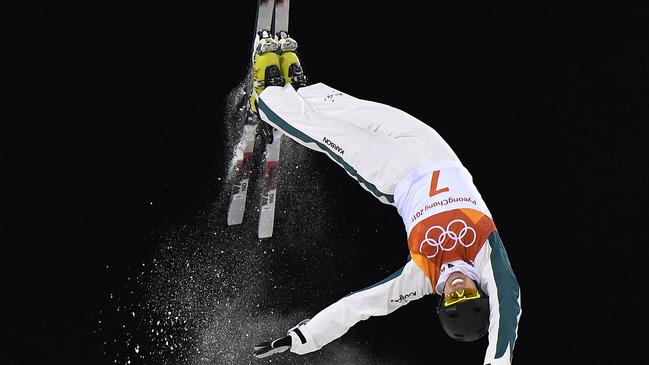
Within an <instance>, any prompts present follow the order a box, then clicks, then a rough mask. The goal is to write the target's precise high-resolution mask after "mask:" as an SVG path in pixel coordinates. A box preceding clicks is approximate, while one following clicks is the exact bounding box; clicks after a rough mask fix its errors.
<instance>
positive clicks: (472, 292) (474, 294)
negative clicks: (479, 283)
mask: <svg viewBox="0 0 649 365" xmlns="http://www.w3.org/2000/svg"><path fill="white" fill-rule="evenodd" d="M478 298H480V291H479V290H478V289H464V290H459V291H454V292H452V293H450V294H448V295H447V296H446V297H445V298H444V307H448V306H449V305H453V304H455V303H460V302H464V301H466V300H471V299H478Z"/></svg>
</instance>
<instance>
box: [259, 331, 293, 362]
mask: <svg viewBox="0 0 649 365" xmlns="http://www.w3.org/2000/svg"><path fill="white" fill-rule="evenodd" d="M290 348H291V336H285V337H282V338H278V339H276V340H275V341H270V342H262V343H258V344H256V345H255V357H256V358H258V359H261V358H264V357H266V356H270V355H273V354H278V353H280V352H284V351H286V350H288V349H290Z"/></svg>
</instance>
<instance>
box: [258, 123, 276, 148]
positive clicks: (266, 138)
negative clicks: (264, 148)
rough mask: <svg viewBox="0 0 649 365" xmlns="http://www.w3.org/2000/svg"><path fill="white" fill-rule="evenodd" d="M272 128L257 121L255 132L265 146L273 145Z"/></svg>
mask: <svg viewBox="0 0 649 365" xmlns="http://www.w3.org/2000/svg"><path fill="white" fill-rule="evenodd" d="M273 130H274V128H273V126H272V125H270V124H268V123H266V122H264V121H259V125H258V126H257V132H258V133H259V137H261V140H262V141H263V142H264V143H265V144H271V143H273Z"/></svg>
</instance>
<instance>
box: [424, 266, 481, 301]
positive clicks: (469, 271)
mask: <svg viewBox="0 0 649 365" xmlns="http://www.w3.org/2000/svg"><path fill="white" fill-rule="evenodd" d="M458 271H459V272H461V273H462V274H464V275H466V276H468V277H469V278H470V279H471V280H473V281H475V283H476V286H478V287H480V280H479V278H478V271H477V270H476V269H475V267H473V266H471V265H469V264H467V263H466V262H464V261H461V260H460V261H453V262H451V263H447V264H444V266H443V269H442V271H441V273H440V275H439V278H438V279H437V284H436V285H435V291H436V292H437V294H439V295H442V294H443V293H444V285H445V284H446V280H448V277H449V275H451V274H452V273H454V272H458Z"/></svg>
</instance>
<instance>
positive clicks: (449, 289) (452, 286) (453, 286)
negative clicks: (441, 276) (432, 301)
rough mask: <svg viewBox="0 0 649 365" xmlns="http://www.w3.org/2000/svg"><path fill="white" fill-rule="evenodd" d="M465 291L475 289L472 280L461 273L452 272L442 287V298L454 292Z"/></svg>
mask: <svg viewBox="0 0 649 365" xmlns="http://www.w3.org/2000/svg"><path fill="white" fill-rule="evenodd" d="M466 289H477V287H476V285H475V283H474V282H473V280H471V279H470V278H469V277H468V276H466V275H464V274H462V273H461V272H459V271H458V272H454V273H452V274H451V275H449V276H448V279H447V280H446V284H445V285H444V296H445V297H448V295H449V294H452V293H454V292H461V291H463V290H466Z"/></svg>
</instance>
